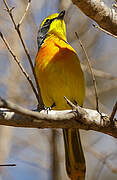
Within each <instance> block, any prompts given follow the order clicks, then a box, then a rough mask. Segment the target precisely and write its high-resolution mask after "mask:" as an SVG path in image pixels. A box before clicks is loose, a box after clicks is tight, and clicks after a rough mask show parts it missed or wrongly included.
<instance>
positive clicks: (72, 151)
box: [63, 129, 86, 180]
mask: <svg viewBox="0 0 117 180" xmlns="http://www.w3.org/2000/svg"><path fill="white" fill-rule="evenodd" d="M63 137H64V146H65V159H66V170H67V174H68V176H69V177H70V178H71V180H84V179H85V172H86V165H85V158H84V153H83V149H82V145H81V141H80V133H79V130H78V129H63Z"/></svg>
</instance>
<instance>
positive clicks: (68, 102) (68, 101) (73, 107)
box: [64, 96, 76, 109]
mask: <svg viewBox="0 0 117 180" xmlns="http://www.w3.org/2000/svg"><path fill="white" fill-rule="evenodd" d="M64 99H65V100H66V101H67V104H68V105H69V106H70V107H71V108H72V109H76V106H75V105H74V104H73V103H72V102H71V101H70V100H69V99H67V98H66V97H65V96H64Z"/></svg>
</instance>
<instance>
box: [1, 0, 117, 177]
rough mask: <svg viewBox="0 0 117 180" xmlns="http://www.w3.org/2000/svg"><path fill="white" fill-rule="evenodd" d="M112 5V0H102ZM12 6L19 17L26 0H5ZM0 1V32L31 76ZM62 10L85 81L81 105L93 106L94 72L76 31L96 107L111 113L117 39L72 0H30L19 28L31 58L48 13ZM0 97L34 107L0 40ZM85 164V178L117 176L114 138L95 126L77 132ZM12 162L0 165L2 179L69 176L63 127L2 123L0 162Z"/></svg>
mask: <svg viewBox="0 0 117 180" xmlns="http://www.w3.org/2000/svg"><path fill="white" fill-rule="evenodd" d="M105 2H106V4H108V6H110V7H112V3H113V2H114V1H111V0H106V1H105ZM8 4H9V5H10V7H15V9H14V10H13V15H14V18H15V21H16V23H18V22H19V20H20V19H21V17H22V15H23V14H24V11H25V8H26V6H27V0H20V1H17V0H14V1H13V0H8ZM4 8H5V6H4V3H3V1H0V31H1V32H2V33H3V34H4V35H5V37H6V38H7V40H8V42H9V44H10V46H11V47H12V49H13V51H14V52H15V54H16V55H17V56H18V58H19V60H20V62H21V63H22V65H23V66H24V68H25V69H26V71H27V72H28V74H29V75H30V77H31V78H32V79H33V76H32V72H31V69H30V66H29V63H28V61H27V57H26V54H25V52H24V49H23V48H22V45H21V42H20V40H19V38H18V36H17V33H16V32H15V30H14V28H13V24H12V22H11V20H10V18H9V15H8V14H7V12H6V11H5V10H4ZM62 9H65V10H66V16H65V22H66V25H67V39H68V42H69V43H70V44H71V45H72V47H73V48H74V49H75V50H76V51H77V53H78V55H79V57H80V60H81V63H82V68H83V70H84V71H85V78H86V82H87V89H86V99H85V104H84V106H85V107H87V108H92V109H95V96H94V88H93V84H92V77H91V75H90V72H89V69H88V67H87V62H86V59H85V56H84V53H83V51H82V49H81V47H80V45H79V42H78V40H77V38H76V36H75V32H78V34H79V36H80V39H81V41H82V43H83V44H84V46H85V49H86V51H87V53H88V56H89V58H90V60H91V65H92V67H93V68H94V72H95V76H96V81H97V87H98V93H99V101H100V110H101V111H102V112H104V113H108V114H109V113H111V111H112V107H113V105H114V103H115V101H116V100H117V60H116V57H117V40H116V39H114V38H113V37H110V36H108V35H107V34H104V33H103V32H100V31H99V30H97V29H95V28H94V27H93V26H92V24H93V23H95V22H93V21H92V20H91V19H89V18H88V17H86V16H85V15H84V14H83V13H82V12H81V11H80V10H79V9H78V8H77V7H76V6H74V5H73V4H72V2H71V0H40V1H38V0H32V2H31V7H30V9H29V11H28V13H27V16H26V17H25V19H24V21H23V23H22V25H21V27H20V29H21V32H22V35H23V38H24V40H25V42H26V45H27V47H28V49H29V53H30V56H31V58H32V60H33V62H34V60H35V56H36V53H37V31H38V28H39V25H40V23H41V21H42V20H43V19H44V18H45V17H46V16H48V15H50V14H52V13H55V12H59V11H60V10H62ZM0 96H1V97H3V98H6V99H8V100H10V101H12V102H14V103H17V104H19V105H21V106H22V107H26V108H30V109H32V108H35V107H36V105H37V101H36V99H35V96H34V94H33V91H32V89H31V88H30V85H29V84H28V82H27V80H26V79H25V77H24V75H23V74H22V73H21V71H20V69H19V67H18V66H17V64H16V63H15V62H14V60H13V59H12V57H11V55H10V54H9V52H8V51H7V49H6V47H5V45H4V44H3V42H2V40H1V39H0ZM81 138H82V144H83V149H84V152H85V157H86V163H87V174H86V180H110V179H111V180H116V179H117V140H116V139H114V138H112V137H111V136H108V135H104V134H102V133H98V132H94V131H83V130H82V131H81ZM5 163H6V164H7V163H15V164H16V167H0V180H20V179H25V180H34V179H35V180H60V179H61V180H67V179H68V177H67V175H66V172H65V165H64V146H63V137H62V131H61V130H57V129H55V130H51V129H44V130H39V129H28V128H27V129H26V128H13V127H5V126H0V164H5Z"/></svg>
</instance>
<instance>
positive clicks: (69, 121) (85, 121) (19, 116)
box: [0, 99, 117, 138]
mask: <svg viewBox="0 0 117 180" xmlns="http://www.w3.org/2000/svg"><path fill="white" fill-rule="evenodd" d="M5 108H7V109H5ZM103 115H104V117H103V120H102V119H101V116H100V114H99V113H98V112H97V111H95V110H91V109H84V108H81V107H78V112H76V111H71V110H66V111H49V112H48V114H47V111H41V112H40V113H39V112H34V111H31V110H28V109H25V108H22V107H21V106H18V105H16V104H13V103H11V102H9V101H6V100H4V99H0V125H6V126H14V127H27V128H79V129H84V130H94V131H98V132H102V133H105V134H108V135H111V136H113V137H116V138H117V120H114V121H113V124H112V123H111V121H110V120H109V116H108V115H105V114H103Z"/></svg>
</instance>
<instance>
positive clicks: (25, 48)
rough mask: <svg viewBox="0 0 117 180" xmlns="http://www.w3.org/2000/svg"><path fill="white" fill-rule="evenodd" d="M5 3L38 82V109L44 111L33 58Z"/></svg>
mask: <svg viewBox="0 0 117 180" xmlns="http://www.w3.org/2000/svg"><path fill="white" fill-rule="evenodd" d="M3 2H4V4H5V7H6V9H7V12H8V14H9V16H10V18H11V20H12V22H13V25H14V28H15V30H16V32H17V34H18V36H19V38H20V40H21V43H22V46H23V48H24V51H25V53H26V55H27V58H28V61H29V63H30V66H31V69H32V73H33V75H34V79H35V82H36V87H37V90H38V99H37V100H38V104H39V105H38V107H39V108H40V109H43V107H44V105H43V100H42V97H41V92H40V87H39V84H38V81H37V77H36V74H35V70H34V67H33V63H32V60H31V57H30V55H29V52H28V49H27V47H26V44H25V42H24V40H23V38H22V34H21V31H20V29H19V27H18V26H17V25H16V23H15V20H14V17H13V15H12V11H11V10H10V8H9V6H8V3H7V1H6V0H3Z"/></svg>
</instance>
